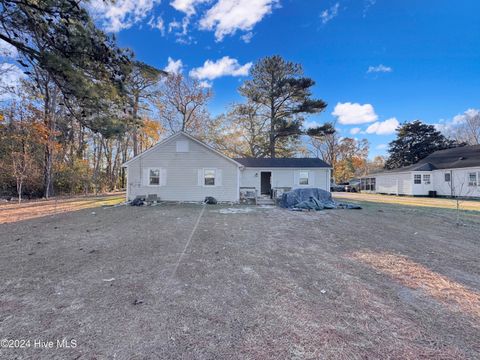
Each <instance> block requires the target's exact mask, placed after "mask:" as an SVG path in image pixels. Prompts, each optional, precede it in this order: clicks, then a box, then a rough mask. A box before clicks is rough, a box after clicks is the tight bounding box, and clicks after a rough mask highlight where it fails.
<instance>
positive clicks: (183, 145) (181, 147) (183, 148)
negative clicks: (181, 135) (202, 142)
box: [177, 140, 188, 152]
mask: <svg viewBox="0 0 480 360" xmlns="http://www.w3.org/2000/svg"><path fill="white" fill-rule="evenodd" d="M177 152H188V141H186V140H179V141H177Z"/></svg>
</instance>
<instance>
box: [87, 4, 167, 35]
mask: <svg viewBox="0 0 480 360" xmlns="http://www.w3.org/2000/svg"><path fill="white" fill-rule="evenodd" d="M160 1H161V0H116V1H104V0H92V1H91V3H90V4H89V6H88V7H89V9H90V11H91V13H92V14H93V16H94V17H96V18H97V19H100V20H101V21H102V27H103V28H104V29H105V30H106V31H108V32H119V31H121V30H123V29H128V28H130V27H132V26H133V25H134V24H136V23H138V22H140V21H142V20H143V19H145V17H147V16H148V14H149V12H150V11H151V10H152V9H153V8H154V6H155V5H156V4H159V3H160Z"/></svg>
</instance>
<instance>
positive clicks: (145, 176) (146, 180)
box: [142, 168, 150, 186]
mask: <svg viewBox="0 0 480 360" xmlns="http://www.w3.org/2000/svg"><path fill="white" fill-rule="evenodd" d="M142 185H143V186H148V185H150V169H149V168H144V169H143V170H142Z"/></svg>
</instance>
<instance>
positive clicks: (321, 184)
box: [240, 167, 330, 192]
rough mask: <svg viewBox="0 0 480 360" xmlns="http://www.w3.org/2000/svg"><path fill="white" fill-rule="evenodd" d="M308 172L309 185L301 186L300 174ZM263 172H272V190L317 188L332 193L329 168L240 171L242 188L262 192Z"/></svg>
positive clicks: (253, 169) (251, 169)
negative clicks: (261, 174)
mask: <svg viewBox="0 0 480 360" xmlns="http://www.w3.org/2000/svg"><path fill="white" fill-rule="evenodd" d="M305 171H307V172H308V185H300V184H299V183H300V173H301V172H305ZM261 172H271V173H272V177H271V179H270V182H271V186H272V189H275V188H292V189H294V188H298V187H302V188H303V187H316V188H320V189H323V190H326V191H330V169H327V168H309V169H308V170H305V169H298V168H253V167H249V168H245V169H243V170H241V171H240V186H241V187H248V188H255V189H257V191H258V192H260V186H261V185H260V182H261V176H260V173H261Z"/></svg>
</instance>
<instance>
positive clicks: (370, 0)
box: [363, 0, 377, 17]
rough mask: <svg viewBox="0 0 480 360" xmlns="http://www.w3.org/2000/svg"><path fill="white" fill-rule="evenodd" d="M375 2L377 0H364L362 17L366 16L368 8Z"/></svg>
mask: <svg viewBox="0 0 480 360" xmlns="http://www.w3.org/2000/svg"><path fill="white" fill-rule="evenodd" d="M376 3H377V0H364V5H363V17H367V13H368V10H370V8H371V7H372V6H374V5H375V4H376Z"/></svg>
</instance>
